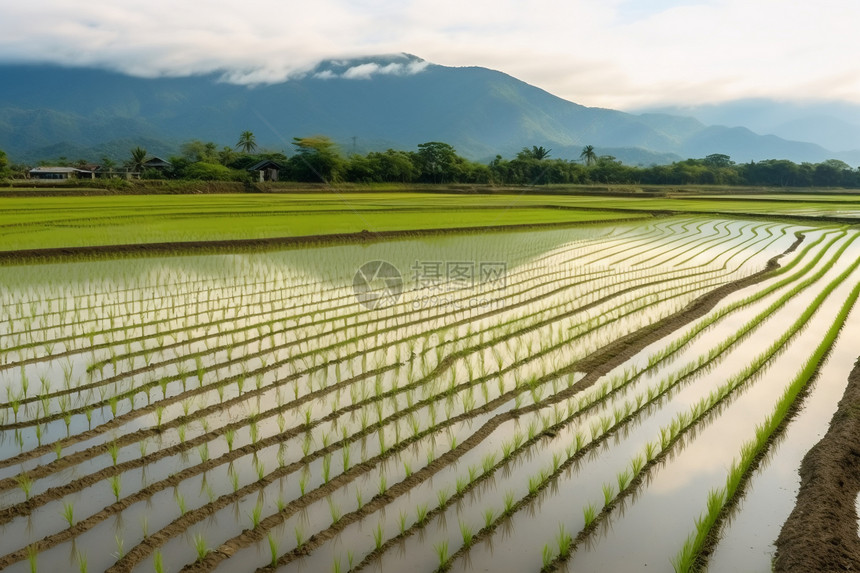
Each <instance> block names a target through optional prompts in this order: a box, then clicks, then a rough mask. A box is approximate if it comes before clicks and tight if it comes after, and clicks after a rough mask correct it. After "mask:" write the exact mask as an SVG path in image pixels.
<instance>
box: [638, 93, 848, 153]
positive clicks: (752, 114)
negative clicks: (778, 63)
mask: <svg viewBox="0 0 860 573" xmlns="http://www.w3.org/2000/svg"><path fill="white" fill-rule="evenodd" d="M641 111H642V112H646V113H648V112H651V113H663V114H673V115H686V116H688V117H690V118H695V119H696V120H698V121H701V122H702V123H705V124H708V125H722V126H728V127H738V126H743V127H746V128H748V129H750V130H752V131H754V132H756V133H759V134H767V135H775V136H777V137H780V138H782V139H789V140H796V141H808V142H809V143H813V144H816V145H819V146H821V147H823V148H826V149H829V150H832V151H831V153H832V157H833V158H837V159H843V160H845V161H848V162H849V163H851V164H852V165H857V164H858V162H860V105H858V104H853V103H849V102H843V101H775V100H770V99H743V100H735V101H729V102H725V103H718V104H707V105H697V106H672V107H658V108H651V109H646V110H641Z"/></svg>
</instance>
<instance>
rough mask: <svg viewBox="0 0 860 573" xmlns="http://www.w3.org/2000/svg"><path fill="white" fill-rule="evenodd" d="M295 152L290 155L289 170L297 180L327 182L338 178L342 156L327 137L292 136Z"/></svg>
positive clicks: (341, 165) (341, 167) (341, 166)
mask: <svg viewBox="0 0 860 573" xmlns="http://www.w3.org/2000/svg"><path fill="white" fill-rule="evenodd" d="M293 145H295V146H296V154H295V155H293V156H292V157H290V162H289V163H290V165H289V166H290V172H291V174H292V176H293V178H294V179H296V180H298V181H311V182H320V181H322V182H323V183H328V182H330V181H336V180H338V179H339V178H340V174H341V170H342V169H343V158H342V157H341V155H340V153H339V152H338V150H337V146H335V144H334V142H333V141H332V140H330V139H329V138H328V137H325V136H322V135H318V136H314V137H294V138H293Z"/></svg>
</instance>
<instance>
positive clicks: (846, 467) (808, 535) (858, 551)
mask: <svg viewBox="0 0 860 573" xmlns="http://www.w3.org/2000/svg"><path fill="white" fill-rule="evenodd" d="M858 436H860V360H858V361H857V364H856V365H855V366H854V370H853V371H852V372H851V375H850V376H849V378H848V386H847V388H846V389H845V394H844V395H843V396H842V400H840V402H839V407H838V408H837V410H836V413H835V414H834V415H833V418H832V419H831V421H830V429H829V430H828V431H827V434H825V436H824V437H823V438H822V439H821V441H819V442H818V443H817V444H816V445H815V446H813V447H812V449H811V450H809V452H808V453H807V454H806V456H804V458H803V462H802V463H801V465H800V491H799V492H798V494H797V503H796V505H795V507H794V510H793V511H792V512H791V515H789V516H788V519H787V520H786V522H785V524H784V525H783V527H782V531H780V534H779V537H778V538H777V540H776V548H777V549H776V556H775V558H774V571H777V572H780V573H782V572H791V573H794V572H798V573H800V572H804V573H805V572H808V571H860V535H858V532H857V511H856V506H855V503H856V500H857V494H858V493H860V442H858V439H857V437H858Z"/></svg>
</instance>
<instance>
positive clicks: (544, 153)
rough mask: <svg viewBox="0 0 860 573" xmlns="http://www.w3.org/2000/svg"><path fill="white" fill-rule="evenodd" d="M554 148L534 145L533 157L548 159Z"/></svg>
mask: <svg viewBox="0 0 860 573" xmlns="http://www.w3.org/2000/svg"><path fill="white" fill-rule="evenodd" d="M551 151H552V149H546V148H545V147H544V146H543V145H541V146H540V147H538V146H537V145H532V157H534V158H535V159H537V160H538V161H540V160H541V159H546V158H547V157H549V154H550V152H551Z"/></svg>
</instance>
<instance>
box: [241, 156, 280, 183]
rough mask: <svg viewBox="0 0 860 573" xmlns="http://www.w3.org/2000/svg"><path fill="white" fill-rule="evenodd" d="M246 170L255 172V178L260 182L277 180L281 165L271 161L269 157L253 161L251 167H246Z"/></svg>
mask: <svg viewBox="0 0 860 573" xmlns="http://www.w3.org/2000/svg"><path fill="white" fill-rule="evenodd" d="M248 171H251V172H255V171H256V172H257V180H258V181H259V182H260V183H262V182H263V181H277V180H278V174H279V173H280V171H281V166H280V165H278V164H277V163H275V162H274V161H272V160H271V159H264V160H263V161H260V162H259V163H255V164H254V165H252V166H251V167H249V168H248Z"/></svg>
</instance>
